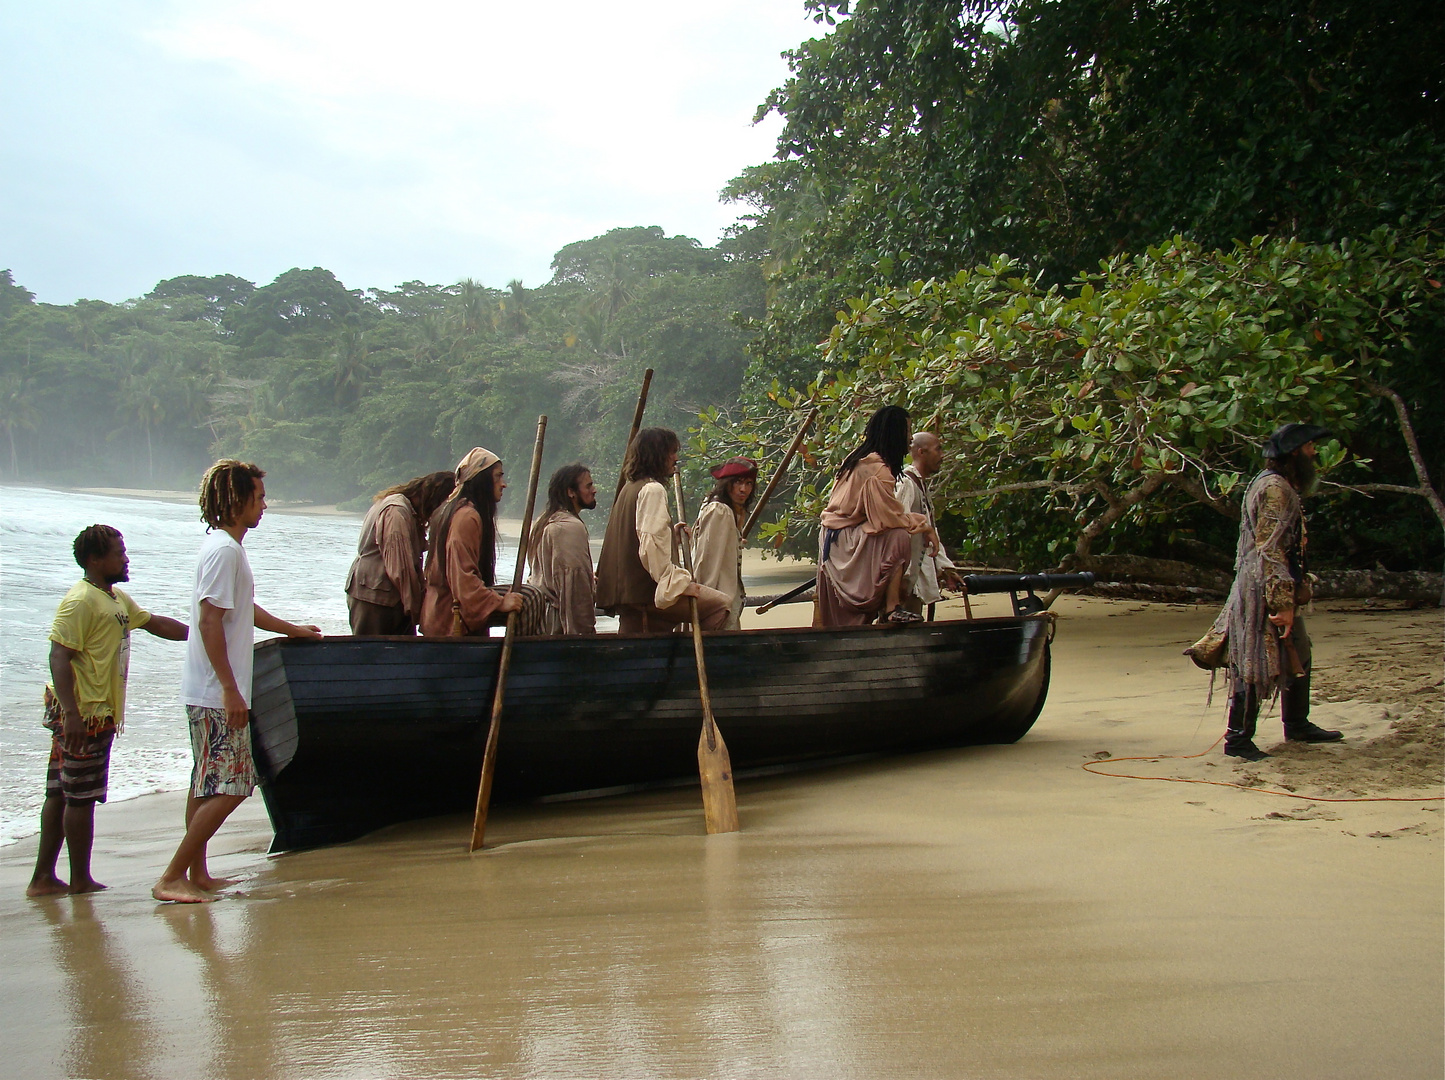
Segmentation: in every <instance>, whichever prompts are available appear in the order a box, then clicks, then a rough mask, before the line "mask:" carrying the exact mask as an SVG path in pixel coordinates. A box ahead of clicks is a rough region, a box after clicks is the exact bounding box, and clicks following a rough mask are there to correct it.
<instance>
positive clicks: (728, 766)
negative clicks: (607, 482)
mask: <svg viewBox="0 0 1445 1080" xmlns="http://www.w3.org/2000/svg"><path fill="white" fill-rule="evenodd" d="M672 491H673V494H674V495H675V496H676V498H677V516H678V518H679V520H681V521H683V522H686V521H687V507H686V506H685V505H684V504H683V500H682V477H681V476H679V475H678V474H677V473H673V474H672ZM681 547H682V565H683V566H684V567H686V568H687V572H688V573H689V574H691V573H692V542H691V541H690V540H688V539H687V537H686V536H684V537H683V542H682V544H681ZM687 599H688V602H689V605H690V607H691V610H692V651H693V653H694V654H695V655H696V657H697V690H698V694H699V695H700V696H701V698H702V735H701V736H700V737H699V738H698V740H697V775H698V778H699V780H701V782H702V816H703V820H704V821H705V822H706V823H707V831H708V835H712V834H713V833H725V832H737V831H738V829H739V828H740V826H739V824H738V797H737V794H736V793H735V792H734V791H733V763H732V759H731V758H730V757H728V748H727V744H726V743H725V742H723V737H722V732H721V731H719V730H718V729H717V721H716V720H714V719H713V715H712V695H711V694H709V693H708V689H707V665H706V664H705V663H704V662H703V656H702V623H701V622H699V621H698V615H697V597H695V596H689V597H688V598H687Z"/></svg>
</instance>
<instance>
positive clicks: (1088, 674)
mask: <svg viewBox="0 0 1445 1080" xmlns="http://www.w3.org/2000/svg"><path fill="white" fill-rule="evenodd" d="M773 565H776V564H773ZM784 569H788V568H786V567H785V568H784ZM794 572H795V568H794ZM799 580H801V579H799ZM760 591H761V590H760ZM769 591H771V590H769ZM995 604H1001V605H1005V606H1006V604H1007V600H1006V599H1002V600H1000V599H998V598H989V599H987V600H983V601H981V602H980V603H979V604H976V605H975V608H976V610H978V609H985V610H983V611H982V612H981V613H988V611H987V609H988V608H989V607H990V606H991V605H995ZM1057 610H1058V612H1059V616H1060V618H1059V629H1058V637H1057V640H1056V642H1055V645H1054V648H1055V664H1054V676H1053V684H1052V690H1051V693H1050V698H1049V703H1048V705H1047V707H1046V708H1045V710H1044V713H1043V715H1042V716H1041V718H1040V719H1039V721H1038V723H1037V725H1036V726H1035V728H1034V729H1033V731H1032V732H1031V733H1030V734H1029V735H1028V736H1027V737H1025V738H1024V739H1023V741H1021V742H1020V743H1018V744H1016V745H1013V746H990V747H975V748H968V749H960V750H952V751H943V752H935V753H929V754H924V755H917V756H912V757H905V758H894V759H886V760H874V761H868V762H863V763H853V764H850V765H846V766H838V767H833V768H825V769H820V770H815V771H810V772H801V773H794V774H790V775H782V776H770V777H767V778H757V779H742V780H740V782H739V783H738V798H739V806H740V812H741V817H742V824H743V831H742V832H741V833H739V834H735V835H732V836H719V837H712V838H708V837H706V836H705V835H704V834H703V827H702V813H701V808H700V805H699V802H698V799H697V794H696V791H695V789H692V788H678V789H669V790H662V791H651V792H645V793H641V794H634V795H627V796H620V797H614V798H609V799H602V800H593V801H586V802H571V803H552V804H545V805H534V806H524V807H502V808H499V809H498V810H496V811H494V813H493V815H492V819H491V825H490V828H489V832H488V841H489V847H488V849H487V850H486V851H484V852H483V853H480V854H478V855H474V856H468V855H467V854H466V853H465V838H466V831H467V827H468V824H469V823H468V822H465V821H463V820H461V819H458V818H448V819H437V820H433V821H428V822H421V823H415V824H412V825H406V826H401V827H397V828H393V829H390V830H386V831H383V832H381V833H377V834H374V835H372V836H370V837H367V838H365V839H363V840H360V841H357V842H355V843H352V844H347V845H342V846H339V847H335V848H331V849H326V850H320V851H313V852H305V853H299V854H293V855H288V856H284V857H280V858H268V857H266V856H265V854H264V851H265V847H266V844H267V841H268V839H269V828H268V826H267V823H266V819H265V816H264V810H263V808H262V806H261V801H260V799H259V798H257V799H255V800H252V801H251V803H250V804H248V805H247V806H246V807H244V808H243V810H242V811H241V812H239V813H238V814H237V815H236V817H235V818H233V819H232V823H231V824H229V825H228V826H227V827H226V828H225V829H224V830H223V831H222V833H221V835H220V837H219V838H218V841H217V843H216V845H215V846H214V848H213V851H214V853H215V854H214V856H213V860H212V865H213V869H215V870H218V871H220V872H223V873H229V874H238V875H241V876H242V877H243V879H244V880H243V881H242V883H241V884H240V885H239V886H237V887H236V888H234V889H233V890H231V891H230V892H229V893H228V894H227V895H226V896H225V898H224V899H223V900H221V901H220V902H218V903H215V904H211V905H205V906H198V907H189V908H181V907H169V906H163V905H157V904H155V903H154V902H152V901H151V900H150V898H149V895H148V888H149V886H150V884H151V882H152V881H153V880H154V879H155V877H156V874H157V872H158V869H159V868H160V866H161V865H162V864H163V863H164V862H165V859H166V858H167V856H168V855H169V853H170V850H171V849H172V847H173V845H174V843H175V841H176V839H177V837H178V833H179V824H180V817H181V807H182V797H181V796H180V795H177V794H168V795H159V796H152V797H148V798H143V799H138V800H135V801H132V802H129V803H124V804H120V805H115V806H110V807H104V808H102V809H101V810H100V812H99V813H98V815H97V822H98V836H97V841H96V850H97V857H96V871H97V876H99V877H100V879H101V880H103V881H106V882H107V883H109V884H110V885H111V889H110V891H109V892H107V893H103V894H100V895H96V896H90V897H83V898H63V899H59V900H48V901H30V900H26V899H25V898H24V896H23V891H24V885H25V882H26V880H27V878H28V873H29V865H30V860H31V859H32V858H33V855H34V852H33V848H32V842H31V841H26V842H23V843H20V844H17V845H13V846H11V847H9V848H7V849H4V851H3V853H0V913H3V919H4V926H5V933H4V938H3V940H4V947H3V953H4V960H3V963H4V971H5V978H4V980H3V986H4V989H3V991H0V992H3V996H4V1001H3V1009H0V1016H3V1020H0V1024H3V1031H4V1045H5V1048H6V1058H7V1062H6V1068H5V1072H6V1074H7V1075H13V1076H24V1077H30V1078H42V1077H60V1076H68V1077H134V1076H146V1077H172V1076H175V1077H181V1076H196V1075H205V1076H210V1077H218V1078H231V1077H237V1078H240V1077H454V1076H477V1077H573V1076H575V1077H619V1078H630V1077H643V1076H655V1077H818V1076H829V1077H858V1078H871V1077H885V1076H887V1077H1019V1078H1051V1077H1094V1076H1097V1077H1121V1076H1122V1077H1199V1078H1209V1077H1231V1078H1233V1077H1239V1076H1275V1077H1301V1078H1304V1077H1308V1078H1311V1080H1318V1078H1330V1077H1340V1078H1346V1077H1349V1078H1358V1077H1391V1078H1415V1077H1419V1078H1429V1080H1436V1078H1438V1077H1439V1076H1440V1075H1441V1074H1442V1070H1445V1046H1442V1042H1445V1040H1442V1023H1441V1019H1442V1010H1445V987H1442V971H1445V930H1442V927H1445V911H1442V874H1445V857H1442V828H1441V818H1442V804H1441V803H1440V802H1439V801H1426V800H1427V799H1429V798H1434V799H1438V798H1439V796H1440V795H1441V760H1440V727H1439V725H1440V718H1441V702H1442V690H1441V662H1442V647H1441V640H1442V619H1441V613H1440V611H1439V610H1416V611H1407V610H1401V609H1399V608H1398V607H1395V606H1391V605H1384V606H1379V607H1371V606H1367V605H1364V604H1352V605H1346V604H1335V605H1328V606H1326V605H1321V607H1320V610H1319V611H1317V612H1316V613H1315V615H1314V617H1313V618H1312V619H1311V622H1310V626H1311V631H1312V634H1313V637H1314V638H1315V647H1316V652H1315V655H1316V670H1317V672H1318V674H1317V678H1316V686H1317V693H1316V704H1315V719H1316V720H1317V721H1318V722H1320V723H1321V724H1324V725H1325V726H1331V727H1339V728H1341V729H1343V730H1344V731H1345V733H1346V740H1345V742H1344V743H1343V744H1342V745H1334V746H1317V747H1297V746H1283V745H1277V744H1278V743H1279V739H1280V737H1281V736H1280V730H1279V721H1278V714H1277V712H1275V713H1273V714H1271V715H1270V716H1269V717H1268V718H1267V719H1265V720H1263V721H1262V722H1261V739H1260V743H1261V745H1262V746H1264V747H1265V748H1267V749H1270V750H1277V751H1278V754H1277V756H1276V757H1274V758H1272V759H1271V760H1269V761H1266V762H1263V763H1260V764H1258V765H1252V766H1246V765H1242V764H1237V763H1234V762H1232V761H1231V760H1229V759H1225V758H1223V757H1222V756H1221V755H1220V753H1219V750H1218V748H1215V749H1213V750H1208V748H1209V747H1210V745H1211V743H1212V742H1213V741H1214V740H1215V739H1216V738H1217V737H1218V735H1219V734H1220V729H1221V727H1222V722H1223V721H1222V695H1216V698H1215V704H1214V706H1213V707H1212V708H1211V709H1209V710H1208V711H1206V710H1205V706H1204V699H1205V693H1206V689H1207V685H1208V676H1207V675H1204V674H1202V673H1200V672H1198V671H1196V670H1195V669H1193V668H1192V667H1190V666H1189V665H1188V663H1187V661H1185V660H1184V658H1183V657H1181V656H1180V655H1179V652H1180V650H1181V649H1182V648H1183V647H1184V645H1185V644H1187V643H1188V642H1189V641H1191V640H1192V639H1193V638H1194V637H1195V636H1197V634H1198V632H1199V631H1200V630H1201V629H1202V628H1203V626H1205V625H1207V623H1208V621H1209V619H1210V617H1211V615H1212V609H1207V608H1202V607H1182V606H1166V605H1150V604H1142V603H1129V602H1124V601H1104V600H1089V599H1071V598H1065V599H1063V600H1061V601H1060V603H1059V605H1058V606H1057ZM806 612H807V608H806V607H805V606H800V607H793V608H783V609H777V610H776V611H775V612H774V613H772V614H771V615H770V616H769V618H773V617H780V618H788V619H791V620H796V619H797V618H798V617H800V616H803V617H805V615H806ZM949 614H952V612H949ZM719 720H720V723H721V724H722V725H723V728H724V731H726V718H725V717H720V718H719ZM1402 729H1403V734H1402ZM1206 750H1208V752H1207V753H1205V754H1204V756H1202V757H1194V758H1188V759H1185V758H1183V757H1182V755H1191V754H1199V753H1200V752H1203V751H1206ZM503 752H505V749H504V750H503ZM1146 755H1180V756H1181V757H1171V758H1159V759H1157V760H1153V761H1127V762H1125V761H1120V760H1119V759H1121V758H1131V757H1140V756H1146ZM1088 763H1092V766H1091V767H1093V768H1098V769H1104V770H1110V771H1115V772H1120V773H1133V774H1134V775H1137V776H1148V777H1165V778H1172V779H1175V780H1187V781H1208V782H1209V783H1199V782H1194V783H1173V782H1165V781H1163V780H1158V779H1151V780H1137V779H1122V778H1119V777H1114V776H1100V775H1091V774H1090V773H1089V772H1087V771H1085V770H1084V768H1083V766H1084V765H1085V764H1088ZM1221 784H1233V785H1240V786H1239V787H1231V786H1217V785H1221ZM1248 788H1256V789H1261V788H1267V789H1269V790H1271V791H1275V792H1281V793H1283V794H1266V793H1264V791H1262V790H1246V789H1248ZM1290 794H1294V795H1312V796H1316V797H1321V798H1330V799H1345V800H1349V799H1359V798H1389V799H1395V800H1399V801H1373V802H1361V801H1336V802H1324V801H1307V800H1304V799H1299V798H1292V797H1287V796H1288V795H1290Z"/></svg>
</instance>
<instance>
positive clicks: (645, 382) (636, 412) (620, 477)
mask: <svg viewBox="0 0 1445 1080" xmlns="http://www.w3.org/2000/svg"><path fill="white" fill-rule="evenodd" d="M651 385H652V369H651V368H648V369H647V370H646V371H644V372H643V373H642V393H640V394H638V395H637V408H635V409H633V410H632V430H631V431H630V432H628V435H627V445H626V446H624V447H623V448H622V464H623V465H626V464H627V451H629V450H631V449H632V440H633V439H635V438H637V433H638V432H639V431H641V430H642V414H643V412H644V411H645V410H646V409H647V388H648V387H649V386H651ZM625 483H627V476H626V474H625V473H623V471H622V466H621V465H619V466H618V467H617V491H616V492H614V496H616V495H618V494H621V492H622V485H623V484H625Z"/></svg>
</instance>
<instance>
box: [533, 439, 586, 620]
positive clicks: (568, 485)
mask: <svg viewBox="0 0 1445 1080" xmlns="http://www.w3.org/2000/svg"><path fill="white" fill-rule="evenodd" d="M596 509H597V485H596V484H594V483H593V482H592V470H591V469H589V468H587V466H586V465H583V464H582V463H581V462H580V461H574V462H573V463H572V464H571V465H563V466H562V467H561V468H560V469H558V470H557V471H556V472H554V473H553V474H552V479H551V481H550V482H549V483H548V484H547V509H546V511H545V512H544V513H543V514H542V519H541V520H540V521H539V522H537V524H536V526H535V527H533V529H532V539H531V541H530V542H529V543H528V545H527V558H528V560H529V561H530V562H531V564H532V576H531V577H530V578H529V579H528V580H527V584H528V585H531V586H532V587H533V588H535V589H536V590H537V591H538V592H540V593H541V594H542V598H543V600H545V601H546V605H547V607H546V612H545V619H546V627H545V629H546V632H547V633H548V634H549V635H555V634H595V633H597V615H596V607H595V604H596V592H597V583H596V579H595V578H594V576H593V574H592V548H591V546H590V538H589V537H588V535H587V526H586V525H585V524H583V522H582V511H583V510H596Z"/></svg>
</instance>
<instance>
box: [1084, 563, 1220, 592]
mask: <svg viewBox="0 0 1445 1080" xmlns="http://www.w3.org/2000/svg"><path fill="white" fill-rule="evenodd" d="M1063 569H1066V570H1079V571H1085V570H1087V571H1092V572H1093V573H1095V574H1097V575H1098V576H1099V580H1100V581H1103V582H1113V583H1131V584H1142V585H1166V586H1172V587H1178V588H1186V589H1198V590H1200V591H1202V592H1206V593H1218V594H1219V595H1221V596H1223V595H1224V594H1225V593H1227V592H1229V586H1230V583H1231V582H1232V581H1233V580H1234V575H1233V574H1230V573H1228V572H1226V571H1224V570H1219V569H1216V568H1214V567H1210V566H1196V565H1194V564H1193V563H1187V562H1180V561H1179V560H1177V559H1150V558H1147V557H1145V556H1143V555H1085V556H1082V557H1081V556H1078V555H1073V556H1070V557H1068V558H1066V559H1064V566H1063Z"/></svg>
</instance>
